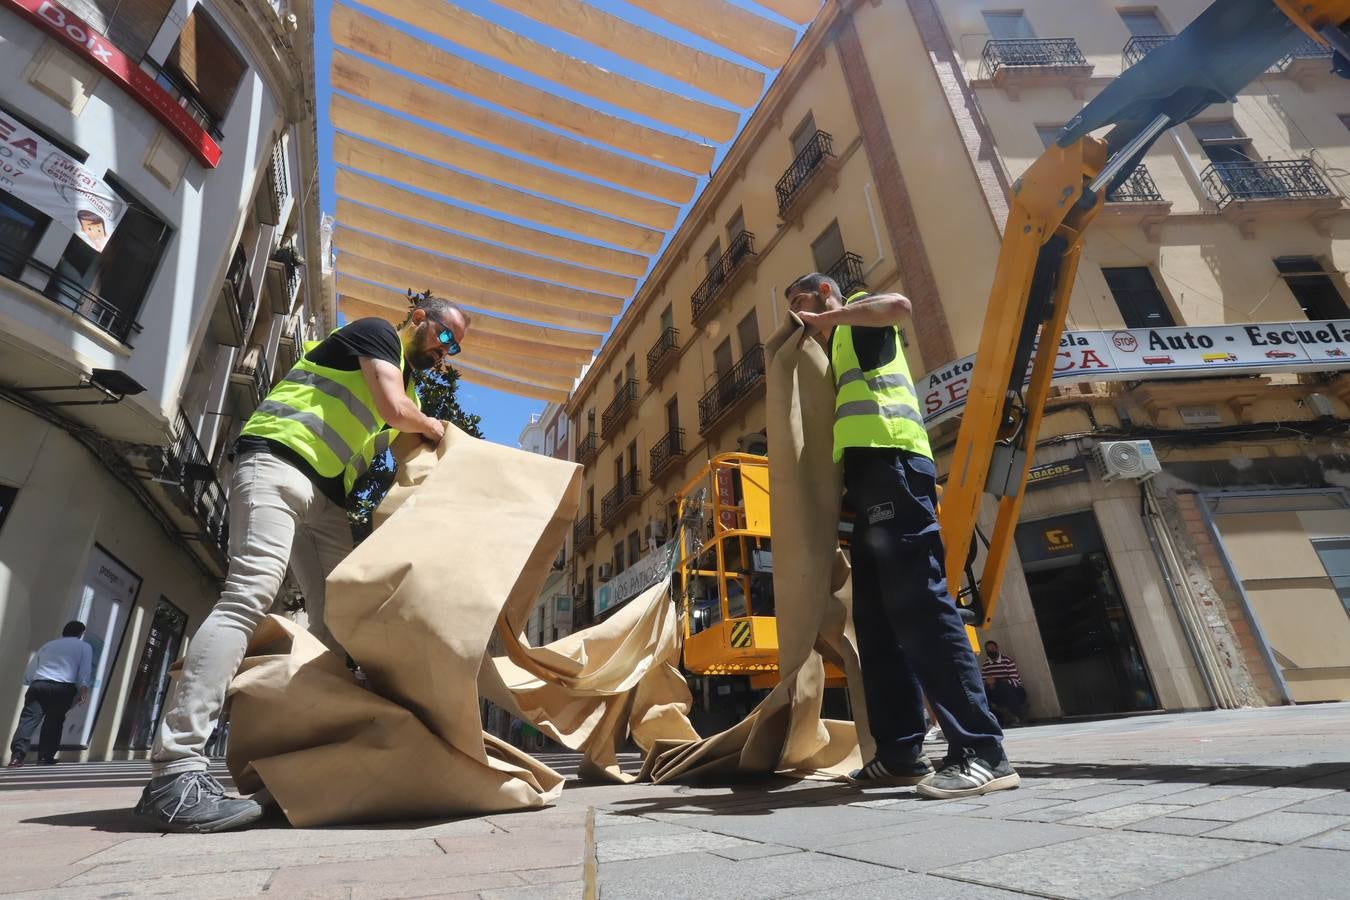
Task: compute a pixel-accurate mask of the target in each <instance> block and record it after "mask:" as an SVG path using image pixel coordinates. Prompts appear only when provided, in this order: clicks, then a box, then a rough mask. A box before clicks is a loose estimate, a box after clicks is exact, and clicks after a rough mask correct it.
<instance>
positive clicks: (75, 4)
mask: <svg viewBox="0 0 1350 900" xmlns="http://www.w3.org/2000/svg"><path fill="white" fill-rule="evenodd" d="M61 5H62V6H64V7H65V8H66V9H68V10H70V11H71V12H72V13H74V14H75V15H77V16H79V17H80V18H81V19H84V20H85V21H86V22H88V23H89V25H90V27H92V28H93V29H94V30H95V31H101V32H102V33H103V34H105V35H107V36H108V40H110V41H112V43H113V45H114V46H116V47H117V49H119V50H121V51H122V52H123V53H125V54H126V55H127V56H129V57H131V58H132V59H134V60H138V59H140V58H141V57H143V56H145V51H147V50H149V49H150V44H151V42H152V41H154V39H155V35H156V34H158V33H159V28H160V26H161V25H163V24H164V19H165V17H166V16H168V14H169V10H171V9H173V0H62V3H61Z"/></svg>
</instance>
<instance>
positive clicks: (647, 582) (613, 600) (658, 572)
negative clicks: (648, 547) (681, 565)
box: [593, 542, 675, 616]
mask: <svg viewBox="0 0 1350 900" xmlns="http://www.w3.org/2000/svg"><path fill="white" fill-rule="evenodd" d="M674 550H675V544H674V543H673V542H672V543H667V544H662V545H661V546H660V547H657V548H656V549H655V550H653V551H651V552H650V553H648V554H647V555H646V556H644V557H642V559H640V560H638V561H637V562H635V563H633V564H632V565H631V566H629V567H628V568H626V569H624V570H623V571H622V572H620V573H619V574H618V575H615V576H614V577H613V578H612V579H611V580H609V581H607V582H605V583H604V584H602V585H599V586H597V587H596V589H595V598H594V599H595V605H594V607H593V608H594V610H595V614H596V615H597V616H598V615H600V613H602V612H604V611H605V610H608V609H613V608H614V607H616V606H619V605H620V604H622V603H627V602H628V601H629V600H632V599H633V598H634V597H636V596H637V595H638V594H640V593H642V592H643V591H645V590H646V589H647V588H649V587H651V586H652V585H654V584H656V583H657V582H658V581H660V580H661V579H662V578H665V577H666V575H667V573H669V572H670V569H671V564H672V562H673V560H674V556H675V554H674Z"/></svg>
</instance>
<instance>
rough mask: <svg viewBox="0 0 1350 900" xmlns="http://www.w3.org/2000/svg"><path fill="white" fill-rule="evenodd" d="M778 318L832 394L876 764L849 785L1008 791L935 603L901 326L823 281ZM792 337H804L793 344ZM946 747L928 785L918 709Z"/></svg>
mask: <svg viewBox="0 0 1350 900" xmlns="http://www.w3.org/2000/svg"><path fill="white" fill-rule="evenodd" d="M786 293H787V299H788V302H789V305H790V307H791V309H792V311H793V312H794V313H796V314H797V316H798V318H800V319H801V321H802V324H803V325H804V326H805V335H811V336H814V337H815V338H816V339H817V340H819V341H820V342H821V344H822V345H823V346H824V347H825V348H826V349H827V351H828V352H829V354H830V365H831V368H832V370H833V373H834V383H835V390H836V399H835V415H834V458H835V462H842V463H843V467H844V490H845V502H846V503H848V504H849V506H850V508H851V509H852V510H853V512H854V515H855V519H854V532H853V540H852V542H851V543H850V550H851V555H852V563H853V624H854V630H855V633H856V635H857V640H858V655H859V661H860V663H861V665H862V676H863V694H864V697H865V700H866V704H867V718H868V722H869V725H870V728H871V732H872V736H873V738H875V740H876V745H877V751H876V757H875V758H874V759H872V760H870V761H869V762H868V763H867V765H865V766H863V767H862V768H861V769H859V770H857V771H855V772H853V773H852V775H851V776H850V779H851V780H852V781H853V782H854V783H855V784H858V785H863V786H867V785H882V784H887V785H910V784H914V785H917V788H916V790H917V791H918V793H919V794H921V795H923V796H926V797H934V798H938V797H942V798H945V797H964V796H969V795H973V794H986V793H989V792H990V791H997V790H1004V789H1007V788H1013V787H1016V786H1017V785H1018V783H1019V782H1020V778H1019V776H1018V775H1017V773H1016V772H1015V771H1013V769H1012V767H1011V766H1010V765H1009V763H1008V758H1007V756H1006V755H1005V754H1004V752H1003V732H1002V730H1001V729H1000V728H999V724H998V722H997V720H995V719H994V716H993V714H992V713H991V712H990V711H989V704H988V701H987V700H986V699H985V695H984V685H983V682H982V681H981V679H980V669H979V665H978V664H977V663H976V660H975V654H974V652H973V651H972V650H971V647H970V643H969V641H968V640H967V639H966V631H965V627H964V626H963V625H962V622H961V617H960V614H959V613H958V612H957V608H956V602H955V601H954V600H953V599H952V596H951V594H950V593H949V591H948V589H947V578H946V573H945V571H944V563H943V548H942V535H941V532H940V530H939V527H938V521H937V515H936V506H937V470H936V468H935V467H934V464H933V452H932V450H931V449H930V447H929V444H928V433H927V431H926V430H925V429H924V425H923V417H922V415H921V414H920V411H919V402H918V397H917V395H916V394H915V393H914V383H913V381H912V380H911V378H910V374H909V366H908V364H907V363H906V362H905V355H904V352H903V350H902V349H901V348H902V345H901V341H900V332H899V325H900V323H901V322H902V321H903V319H904V317H905V316H906V315H908V314H909V313H910V302H909V300H908V299H906V298H905V297H903V296H901V295H900V294H873V295H869V294H867V293H866V292H865V291H861V292H858V293H855V294H852V295H851V296H849V297H848V298H847V299H844V298H843V297H842V295H841V293H840V290H839V285H838V284H837V283H836V282H835V281H834V279H833V278H830V277H829V276H827V275H822V274H820V273H818V272H817V273H812V274H810V275H804V276H802V277H801V278H799V279H797V280H796V281H795V282H794V283H793V284H792V285H791V286H790V287H789V288H788V289H787V292H786ZM805 335H804V337H805ZM925 696H927V698H928V701H929V702H930V703H931V704H932V708H933V713H934V715H935V716H936V717H937V721H938V725H939V726H940V727H941V729H942V732H943V733H944V734H945V735H946V736H947V742H948V743H947V746H948V750H947V756H946V758H945V759H944V760H943V762H942V765H941V766H940V767H939V768H938V769H937V770H936V771H935V770H934V769H933V766H932V764H931V763H929V761H928V760H927V758H926V757H924V755H923V741H924V734H925V731H926V726H925V724H924V713H923V701H924V697H925Z"/></svg>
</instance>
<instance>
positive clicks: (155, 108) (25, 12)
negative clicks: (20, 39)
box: [0, 0, 220, 169]
mask: <svg viewBox="0 0 1350 900" xmlns="http://www.w3.org/2000/svg"><path fill="white" fill-rule="evenodd" d="M0 4H3V5H5V6H8V7H10V8H11V9H13V10H14V11H15V12H17V13H18V14H19V15H20V16H22V17H23V18H25V19H27V20H28V21H30V22H32V23H33V24H34V25H37V26H38V27H39V28H41V29H42V30H43V31H46V32H48V33H49V34H51V35H53V36H54V37H56V39H57V40H59V41H60V42H61V43H63V44H65V45H66V46H67V47H69V48H71V49H72V50H74V51H75V53H76V54H77V55H79V56H80V58H82V59H84V60H85V61H86V62H88V63H89V64H90V65H92V66H93V67H94V68H96V69H98V70H99V71H100V72H102V73H103V74H104V75H106V76H107V77H108V78H109V79H111V80H112V81H113V83H114V84H117V85H118V86H119V87H121V88H122V89H123V90H124V91H126V92H127V93H129V94H130V95H131V96H132V98H133V99H134V100H135V101H136V102H137V103H139V104H140V105H141V106H144V107H145V108H146V110H147V111H149V113H150V114H151V115H152V116H154V117H155V118H157V119H159V120H160V121H161V122H163V123H164V125H165V127H167V128H168V129H169V131H170V133H172V134H173V136H174V137H176V138H177V139H178V140H179V141H181V142H182V143H183V144H185V145H186V146H187V148H188V150H190V151H191V152H192V155H193V156H195V157H196V158H197V161H198V162H200V163H201V164H202V165H204V166H206V167H207V168H212V169H214V168H215V167H216V164H217V163H219V162H220V145H219V144H217V143H216V142H215V140H213V139H212V137H211V135H209V134H207V133H206V129H204V128H202V126H201V125H200V124H198V122H197V120H196V119H194V118H192V116H190V115H188V112H187V110H185V109H183V107H181V106H179V105H178V101H177V100H176V99H174V97H173V96H172V95H171V94H170V93H169V92H168V91H166V90H164V88H162V87H160V86H159V85H158V84H157V83H156V82H155V79H154V78H152V77H151V76H150V75H149V74H148V73H147V72H146V71H145V70H144V69H142V68H141V67H140V66H139V65H137V64H136V62H135V61H133V60H132V59H131V58H130V57H129V56H127V55H126V54H125V53H123V52H122V51H121V50H118V49H117V48H116V47H115V46H113V43H112V41H110V40H108V38H107V36H106V35H104V34H101V33H100V32H98V31H95V30H94V28H93V27H92V26H91V25H90V24H89V23H88V22H86V21H84V19H81V18H80V17H79V16H77V15H75V14H74V13H73V12H71V11H70V10H68V9H66V8H65V7H64V6H62V5H61V4H59V3H55V2H53V0H0Z"/></svg>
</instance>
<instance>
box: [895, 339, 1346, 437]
mask: <svg viewBox="0 0 1350 900" xmlns="http://www.w3.org/2000/svg"><path fill="white" fill-rule="evenodd" d="M974 368H975V355H974V354H971V355H970V356H966V357H962V358H961V359H958V360H956V361H955V362H951V363H948V364H947V365H945V366H943V367H942V368H940V369H936V370H934V371H932V372H929V373H928V374H927V375H925V376H923V377H922V378H920V379H918V380H917V381H916V382H915V388H916V390H917V391H918V395H919V403H920V404H921V406H922V408H923V417H924V424H926V425H928V426H929V427H932V426H933V425H936V424H937V423H939V422H943V421H946V420H947V419H949V418H951V417H952V416H954V415H956V414H957V413H959V412H960V411H961V410H962V409H964V408H965V405H966V394H967V392H968V391H969V390H970V373H971V371H972V370H973V369H974ZM1337 369H1350V320H1337V321H1329V322H1327V321H1322V322H1274V323H1266V324H1260V325H1214V326H1206V327H1199V328H1186V327H1181V328H1129V329H1120V330H1117V331H1068V332H1065V333H1064V335H1063V336H1062V337H1061V338H1060V341H1059V354H1058V359H1057V360H1056V362H1055V374H1054V376H1053V380H1054V381H1121V380H1129V381H1137V380H1142V379H1148V378H1185V377H1187V376H1192V377H1203V376H1206V375H1252V374H1260V373H1262V372H1269V371H1279V372H1326V371H1334V370H1337ZM1030 378H1031V374H1030V371H1028V373H1027V379H1028V380H1030Z"/></svg>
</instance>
